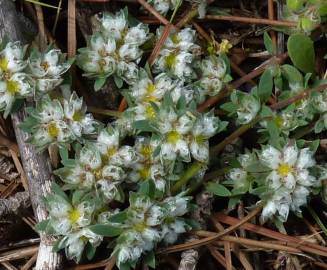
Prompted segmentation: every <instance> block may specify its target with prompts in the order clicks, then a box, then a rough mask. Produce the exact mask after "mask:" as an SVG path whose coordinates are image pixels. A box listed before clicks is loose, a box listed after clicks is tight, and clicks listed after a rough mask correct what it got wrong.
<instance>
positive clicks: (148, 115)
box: [145, 105, 156, 119]
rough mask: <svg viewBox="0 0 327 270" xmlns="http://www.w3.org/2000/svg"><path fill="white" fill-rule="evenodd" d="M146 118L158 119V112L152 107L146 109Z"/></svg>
mask: <svg viewBox="0 0 327 270" xmlns="http://www.w3.org/2000/svg"><path fill="white" fill-rule="evenodd" d="M145 117H146V118H147V119H153V118H155V117H156V111H155V110H154V109H153V107H152V106H151V105H148V106H146V107H145Z"/></svg>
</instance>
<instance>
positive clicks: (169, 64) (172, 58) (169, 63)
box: [165, 53, 177, 69]
mask: <svg viewBox="0 0 327 270" xmlns="http://www.w3.org/2000/svg"><path fill="white" fill-rule="evenodd" d="M176 61H177V60H176V55H175V54H173V53H172V54H170V55H168V56H167V57H166V59H165V66H166V68H168V69H172V68H174V67H175V65H176Z"/></svg>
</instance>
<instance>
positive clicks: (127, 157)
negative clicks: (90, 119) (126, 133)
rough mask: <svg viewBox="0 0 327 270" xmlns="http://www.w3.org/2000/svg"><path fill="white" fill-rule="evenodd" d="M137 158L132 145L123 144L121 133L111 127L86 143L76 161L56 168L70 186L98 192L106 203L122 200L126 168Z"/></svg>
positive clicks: (68, 186)
mask: <svg viewBox="0 0 327 270" xmlns="http://www.w3.org/2000/svg"><path fill="white" fill-rule="evenodd" d="M136 161H137V156H136V152H135V151H134V149H133V148H132V147H131V146H127V145H124V146H120V138H119V133H118V132H117V131H116V130H114V129H113V128H111V127H107V128H105V129H103V130H101V131H100V133H99V135H98V138H97V141H96V142H95V143H89V144H87V145H85V146H84V147H83V148H82V149H81V150H80V151H79V153H78V154H77V155H76V158H75V159H74V160H73V161H72V162H68V163H67V164H64V165H65V166H64V167H63V168H60V169H58V170H56V171H55V174H57V175H58V176H59V177H60V179H61V180H62V181H63V182H64V183H66V187H67V188H68V189H74V190H84V191H87V192H95V193H96V195H97V196H98V197H101V198H102V200H103V201H104V202H110V201H112V200H114V199H115V200H118V201H122V200H123V197H122V189H121V187H120V184H121V183H122V182H123V181H124V180H126V176H127V174H126V172H125V170H126V168H129V167H131V166H132V165H133V164H134V163H135V162H136Z"/></svg>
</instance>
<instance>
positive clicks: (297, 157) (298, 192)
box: [259, 143, 319, 221]
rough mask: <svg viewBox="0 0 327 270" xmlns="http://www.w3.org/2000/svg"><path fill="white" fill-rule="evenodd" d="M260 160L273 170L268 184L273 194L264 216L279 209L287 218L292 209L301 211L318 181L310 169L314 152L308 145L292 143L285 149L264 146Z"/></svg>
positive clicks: (271, 215)
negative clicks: (301, 146)
mask: <svg viewBox="0 0 327 270" xmlns="http://www.w3.org/2000/svg"><path fill="white" fill-rule="evenodd" d="M259 160H260V162H261V163H262V164H263V165H264V166H267V167H268V168H269V170H270V173H269V175H268V176H267V178H266V184H267V186H268V187H269V191H270V192H271V194H272V195H271V197H269V198H268V199H267V202H266V204H265V206H264V210H263V214H262V219H263V220H266V219H268V218H271V217H273V215H274V214H275V213H279V218H280V219H281V220H282V221H286V219H287V216H288V212H289V210H290V209H291V210H292V211H294V212H296V213H301V209H300V207H301V206H302V205H304V204H305V203H306V201H307V196H308V195H309V193H310V191H311V189H312V188H313V187H316V186H318V185H319V181H318V180H317V179H316V178H315V177H314V176H313V175H312V174H311V173H310V170H309V169H310V168H312V167H313V166H314V165H315V163H316V162H315V160H314V159H313V153H312V152H311V151H310V150H309V148H303V149H298V148H297V146H296V145H294V144H291V143H289V144H287V145H286V146H285V147H284V148H283V149H282V151H280V150H278V149H276V148H274V147H272V146H267V147H265V148H264V149H263V150H262V152H261V153H260V154H259Z"/></svg>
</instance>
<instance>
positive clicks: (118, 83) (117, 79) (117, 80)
mask: <svg viewBox="0 0 327 270" xmlns="http://www.w3.org/2000/svg"><path fill="white" fill-rule="evenodd" d="M114 82H115V84H116V86H117V87H118V88H122V87H123V84H124V81H123V80H122V79H121V78H119V77H118V76H114Z"/></svg>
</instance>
